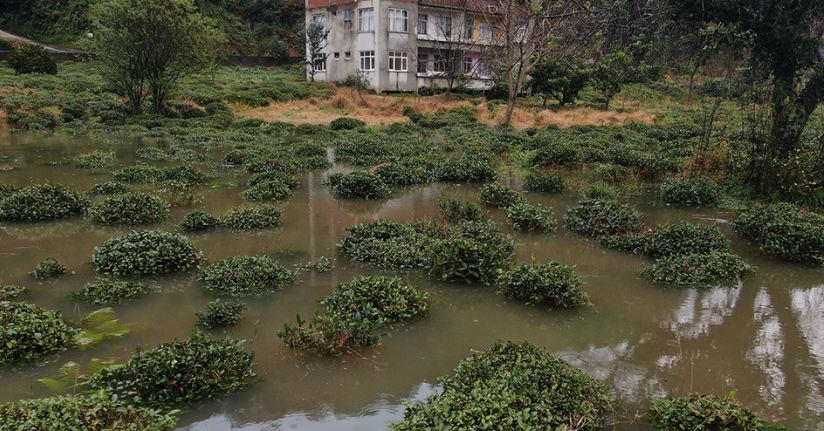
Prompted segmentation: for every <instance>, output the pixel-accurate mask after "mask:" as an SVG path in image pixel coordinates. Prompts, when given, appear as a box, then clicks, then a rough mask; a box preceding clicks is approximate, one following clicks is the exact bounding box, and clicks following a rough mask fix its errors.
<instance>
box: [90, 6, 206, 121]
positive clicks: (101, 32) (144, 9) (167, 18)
mask: <svg viewBox="0 0 824 431" xmlns="http://www.w3.org/2000/svg"><path fill="white" fill-rule="evenodd" d="M92 19H93V22H94V25H95V32H94V38H93V39H92V42H91V49H92V51H93V52H95V53H96V54H97V56H98V63H97V64H98V65H99V69H100V72H101V74H102V76H103V77H104V78H105V79H106V80H107V81H108V82H109V84H110V85H112V86H113V87H114V88H115V90H116V91H117V92H118V93H120V94H121V95H123V96H125V97H126V98H128V99H129V103H130V105H131V109H132V112H133V113H135V114H137V113H139V112H140V110H141V105H142V104H143V101H144V99H145V98H146V97H147V96H148V95H151V96H152V105H153V107H154V111H155V112H157V113H160V112H162V107H163V102H164V101H165V100H166V99H167V98H168V97H169V96H170V94H171V92H172V91H173V90H174V89H175V86H176V84H177V82H178V81H179V80H180V78H182V77H183V76H185V75H187V74H189V73H191V72H193V71H194V70H197V69H198V68H199V67H202V66H203V65H205V64H206V63H207V62H208V61H209V60H210V59H211V58H212V55H211V53H212V47H213V46H214V44H215V43H216V42H217V41H218V38H219V36H218V34H217V32H216V31H215V30H214V28H213V26H212V23H211V21H209V20H207V19H206V18H204V17H203V15H201V14H200V13H199V12H198V10H197V8H196V7H195V5H194V1H193V0H107V1H104V2H102V3H100V4H97V5H95V7H94V8H93V10H92Z"/></svg>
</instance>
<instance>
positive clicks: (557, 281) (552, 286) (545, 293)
mask: <svg viewBox="0 0 824 431" xmlns="http://www.w3.org/2000/svg"><path fill="white" fill-rule="evenodd" d="M498 284H499V285H500V286H501V287H502V288H503V290H504V293H505V294H506V296H508V297H510V298H512V299H519V300H522V301H526V303H527V304H529V305H543V306H548V307H558V308H571V307H578V306H582V305H587V304H589V295H587V293H586V292H584V290H583V289H582V288H581V285H583V284H584V282H583V281H582V280H581V277H580V276H578V275H577V274H576V273H575V271H574V269H573V267H571V266H568V265H562V264H560V263H558V262H555V261H552V262H549V263H545V264H539V263H532V264H529V265H518V266H516V267H515V268H513V269H511V270H509V271H506V272H504V273H502V274H501V275H500V276H499V277H498Z"/></svg>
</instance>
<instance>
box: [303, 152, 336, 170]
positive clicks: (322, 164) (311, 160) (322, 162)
mask: <svg viewBox="0 0 824 431" xmlns="http://www.w3.org/2000/svg"><path fill="white" fill-rule="evenodd" d="M331 167H332V162H330V161H329V159H328V158H326V156H312V157H306V158H302V159H300V160H298V169H300V170H301V171H316V170H320V169H329V168H331Z"/></svg>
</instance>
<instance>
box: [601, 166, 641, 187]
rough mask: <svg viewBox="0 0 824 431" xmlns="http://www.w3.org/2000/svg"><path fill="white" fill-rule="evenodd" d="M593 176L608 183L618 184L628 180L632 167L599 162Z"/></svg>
mask: <svg viewBox="0 0 824 431" xmlns="http://www.w3.org/2000/svg"><path fill="white" fill-rule="evenodd" d="M594 174H595V178H596V179H597V180H599V181H603V182H605V183H609V184H620V183H625V182H627V181H629V180H630V175H632V169H631V168H628V167H626V166H621V165H613V164H599V165H598V166H597V167H596V168H595V170H594Z"/></svg>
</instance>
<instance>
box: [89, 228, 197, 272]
mask: <svg viewBox="0 0 824 431" xmlns="http://www.w3.org/2000/svg"><path fill="white" fill-rule="evenodd" d="M200 260H201V257H200V253H198V251H197V250H195V248H194V246H193V245H192V244H191V243H189V241H188V240H187V239H186V238H185V237H184V236H182V235H180V234H177V233H170V232H161V231H135V232H132V233H129V234H127V235H123V236H119V237H115V238H111V239H109V240H106V241H105V242H104V243H103V244H102V245H100V246H99V247H95V252H94V255H93V256H92V263H93V264H94V265H95V266H97V271H98V272H102V273H106V274H112V275H116V276H142V275H153V274H166V273H169V272H182V271H188V270H189V269H192V268H194V267H195V266H196V265H197V264H198V263H200Z"/></svg>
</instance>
